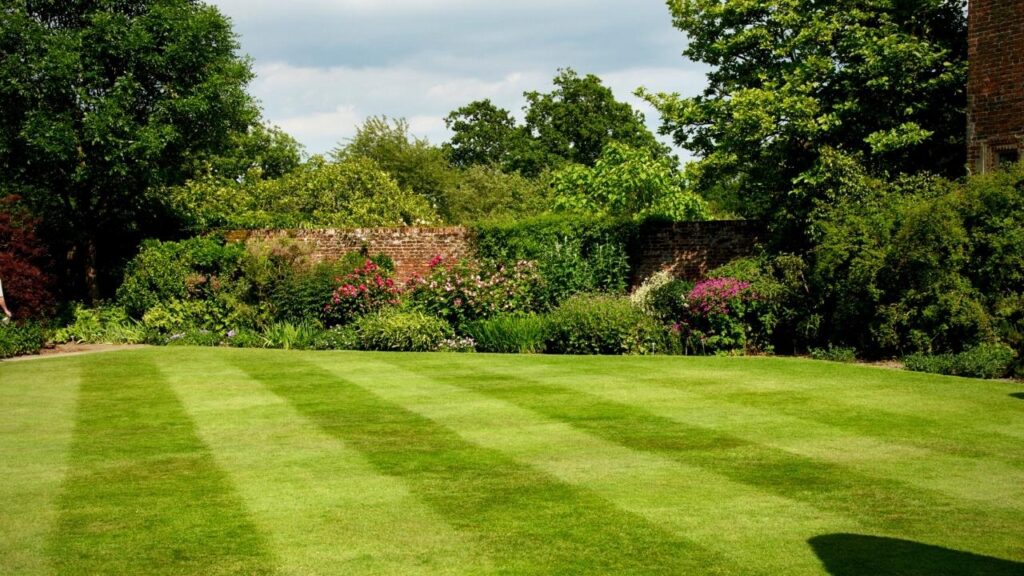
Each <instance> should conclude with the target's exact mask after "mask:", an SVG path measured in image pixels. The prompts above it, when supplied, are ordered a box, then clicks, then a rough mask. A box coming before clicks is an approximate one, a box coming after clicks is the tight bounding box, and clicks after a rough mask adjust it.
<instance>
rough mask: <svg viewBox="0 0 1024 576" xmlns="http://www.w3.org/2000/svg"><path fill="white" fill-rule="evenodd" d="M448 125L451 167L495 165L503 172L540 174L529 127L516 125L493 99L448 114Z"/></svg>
mask: <svg viewBox="0 0 1024 576" xmlns="http://www.w3.org/2000/svg"><path fill="white" fill-rule="evenodd" d="M444 122H445V125H446V126H447V127H448V129H449V130H451V132H452V138H451V141H450V142H447V143H445V144H444V150H445V153H446V154H447V156H448V160H449V162H451V164H452V166H456V167H458V168H462V169H466V168H470V167H472V166H494V167H497V168H499V169H500V170H502V171H504V172H523V173H526V174H531V173H535V172H537V166H536V163H535V161H534V157H535V156H536V155H537V154H536V153H537V152H539V150H536V151H535V150H533V149H532V148H534V147H535V145H534V143H533V141H532V140H531V138H530V134H529V133H528V131H527V130H526V128H524V127H521V126H517V125H516V121H515V118H513V117H512V114H511V113H509V111H508V110H505V109H503V108H498V107H497V106H495V105H494V103H492V102H491V101H490V100H478V101H476V102H471V103H469V104H467V105H466V106H463V107H462V108H459V109H458V110H455V111H454V112H452V113H451V114H449V115H448V116H447V117H446V118H445V120H444Z"/></svg>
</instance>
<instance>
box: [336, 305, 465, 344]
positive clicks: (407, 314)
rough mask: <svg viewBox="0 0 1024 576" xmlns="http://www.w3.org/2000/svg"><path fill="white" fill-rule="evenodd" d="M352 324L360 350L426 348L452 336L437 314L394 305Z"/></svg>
mask: <svg viewBox="0 0 1024 576" xmlns="http://www.w3.org/2000/svg"><path fill="white" fill-rule="evenodd" d="M355 327H356V331H357V333H358V335H359V347H360V348H361V349H363V350H381V351H392V352H429V351H432V350H437V348H438V347H439V346H441V343H442V342H444V341H445V340H447V339H449V338H452V337H453V336H454V332H453V330H452V327H451V326H450V325H449V324H448V323H447V322H445V321H444V320H442V319H440V318H437V317H435V316H430V315H428V314H425V313H423V312H418V311H405V310H397V309H393V308H392V309H385V310H382V311H380V312H377V313H375V314H369V315H366V316H363V317H361V318H359V319H358V320H356V322H355Z"/></svg>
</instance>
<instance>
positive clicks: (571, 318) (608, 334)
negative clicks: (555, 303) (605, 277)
mask: <svg viewBox="0 0 1024 576" xmlns="http://www.w3.org/2000/svg"><path fill="white" fill-rule="evenodd" d="M548 322H549V327H548V337H547V350H548V351H549V352H553V353H556V354H654V353H658V352H662V351H664V350H665V348H666V342H665V340H666V334H665V329H664V328H663V327H662V326H661V325H660V324H658V322H657V321H655V320H654V319H653V318H651V317H650V316H648V315H646V314H644V313H643V311H642V310H640V309H639V308H637V307H636V306H634V305H633V304H632V303H631V302H630V301H629V300H628V299H627V298H624V297H617V296H610V295H578V296H573V297H571V298H569V299H568V300H566V301H565V302H563V303H562V305H561V306H559V307H558V308H556V309H555V310H554V311H552V312H551V313H550V314H549V315H548Z"/></svg>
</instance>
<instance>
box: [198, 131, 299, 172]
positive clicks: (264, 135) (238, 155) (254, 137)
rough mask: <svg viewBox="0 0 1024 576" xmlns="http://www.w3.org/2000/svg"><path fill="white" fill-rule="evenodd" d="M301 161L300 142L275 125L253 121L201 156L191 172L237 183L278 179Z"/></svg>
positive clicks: (296, 166) (295, 167)
mask: <svg viewBox="0 0 1024 576" xmlns="http://www.w3.org/2000/svg"><path fill="white" fill-rule="evenodd" d="M301 164H302V145H301V144H299V142H298V141H297V140H295V138H292V137H291V136H289V135H288V134H287V133H285V132H284V131H283V130H281V129H280V128H278V127H276V126H265V125H263V124H253V125H252V126H250V127H249V129H248V130H246V131H245V132H239V133H236V134H233V135H232V136H231V141H230V143H229V144H228V145H227V146H226V147H225V148H224V149H223V150H219V151H217V153H216V154H214V155H212V156H210V157H208V158H203V159H201V161H200V163H199V166H197V167H196V168H195V169H194V170H193V171H194V172H195V173H196V174H204V175H208V176H215V177H218V178H222V179H225V180H233V181H236V182H241V181H243V180H247V179H249V180H251V179H259V178H266V179H274V178H280V177H282V176H284V175H285V174H288V173H289V172H292V171H294V170H295V169H297V168H298V167H299V165H301Z"/></svg>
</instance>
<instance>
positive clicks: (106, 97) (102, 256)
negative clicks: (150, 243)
mask: <svg viewBox="0 0 1024 576" xmlns="http://www.w3.org/2000/svg"><path fill="white" fill-rule="evenodd" d="M2 14H3V15H2V18H0V54H4V60H3V62H4V65H3V66H0V111H2V113H0V182H2V183H3V184H2V186H3V187H5V188H7V189H9V190H12V191H18V192H19V193H21V194H22V195H24V196H25V197H26V199H28V200H29V202H30V204H31V206H32V208H33V211H34V212H35V214H36V215H37V216H39V217H41V218H43V219H44V222H45V228H46V232H47V235H48V236H49V237H50V238H53V239H60V241H59V242H58V244H59V248H61V249H60V250H59V251H58V250H55V253H67V252H68V250H70V249H72V248H74V249H76V252H75V255H76V263H77V264H79V265H81V272H82V275H81V279H82V282H83V283H84V284H86V285H87V287H88V289H89V292H90V294H89V295H90V297H92V298H93V299H95V298H97V297H98V296H99V292H98V290H99V286H98V285H97V283H96V282H97V278H98V274H97V267H98V266H102V265H103V264H105V263H107V264H109V263H113V262H118V261H119V258H120V255H121V254H122V253H126V252H129V251H131V250H133V249H134V248H135V246H136V242H137V241H138V240H139V238H138V234H139V232H138V231H139V230H159V229H166V227H167V225H168V222H167V218H166V216H167V214H166V210H165V209H164V198H163V196H162V194H161V192H160V187H162V186H166V185H174V184H177V183H180V182H183V181H184V180H185V179H186V178H187V177H188V176H189V170H190V167H191V166H192V165H193V160H195V159H197V158H201V157H205V156H207V155H208V154H210V153H212V152H214V151H218V150H222V149H224V148H225V147H226V146H228V145H229V143H230V141H231V139H232V137H233V136H234V135H237V134H240V133H244V132H245V131H246V130H247V129H248V128H249V127H250V126H251V125H253V124H254V123H255V122H256V121H257V119H258V109H257V107H256V106H255V104H254V103H253V101H252V99H251V98H250V96H249V95H248V94H247V93H246V92H245V87H246V84H247V83H248V82H249V80H250V79H251V78H252V72H251V71H250V68H249V63H248V61H247V60H246V59H244V58H242V57H241V56H239V54H238V53H237V48H238V43H237V41H236V38H235V36H234V34H233V33H232V31H231V26H230V22H229V21H228V20H227V19H226V18H225V17H224V16H223V15H221V14H220V12H219V11H218V10H217V8H216V7H214V6H212V5H210V4H206V3H202V2H193V1H188V0H161V1H159V2H157V1H144V0H139V1H134V2H20V1H19V2H7V3H5V7H4V9H3V12H2ZM104 250H109V252H106V253H104V252H103V251H104ZM74 287H75V286H69V287H67V288H69V289H73V288H74Z"/></svg>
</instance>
